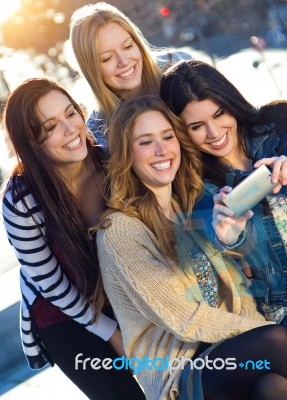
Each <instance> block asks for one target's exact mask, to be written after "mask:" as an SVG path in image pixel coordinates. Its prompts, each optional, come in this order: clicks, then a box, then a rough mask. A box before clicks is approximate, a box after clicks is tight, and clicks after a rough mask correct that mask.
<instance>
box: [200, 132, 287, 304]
mask: <svg viewBox="0 0 287 400" xmlns="http://www.w3.org/2000/svg"><path fill="white" fill-rule="evenodd" d="M257 130H258V132H259V133H260V134H261V135H260V136H258V137H256V138H252V139H249V141H248V142H247V149H248V151H249V153H250V155H251V156H252V157H253V158H254V162H255V161H257V160H260V159H261V158H265V157H274V156H280V155H287V132H284V133H283V134H280V135H279V134H277V132H276V131H275V129H274V126H273V125H270V126H261V127H258V128H257ZM233 174H240V175H241V176H242V175H243V174H244V172H243V171H236V170H234V171H233ZM245 174H246V172H245ZM228 178H230V176H229V177H228ZM227 184H229V186H230V182H227ZM219 189H220V188H219V187H217V186H216V185H215V184H213V183H211V182H208V181H205V190H204V194H203V196H202V198H201V199H200V200H199V201H198V202H197V204H196V206H195V209H194V213H193V217H194V218H196V219H197V221H198V220H200V221H203V220H204V219H205V223H203V224H202V228H203V230H204V232H205V234H206V235H207V237H208V238H209V239H210V240H211V241H212V242H214V243H215V244H216V246H217V247H218V248H219V249H220V250H221V251H224V250H226V249H231V248H233V249H234V250H235V251H237V252H239V253H241V254H243V255H244V258H245V260H246V261H247V262H248V264H249V266H250V267H251V269H252V274H253V277H254V280H253V283H252V286H251V288H250V289H251V291H252V293H253V295H254V296H255V297H257V299H258V301H259V302H260V301H263V302H265V303H266V304H277V305H284V306H287V253H286V249H285V245H284V242H283V240H282V237H281V235H280V232H279V231H278V228H277V226H276V223H275V220H274V218H273V215H272V212H271V210H270V207H269V203H268V199H267V198H265V199H263V200H262V201H261V202H260V203H259V204H257V205H256V206H255V207H254V208H253V212H254V216H253V217H252V219H251V220H250V221H248V223H247V227H246V230H245V233H244V235H243V237H241V238H239V240H238V241H237V243H235V244H234V245H233V246H224V245H223V243H221V242H219V241H218V239H217V238H216V235H215V232H214V230H213V228H212V225H211V219H212V208H213V195H214V194H215V193H218V191H219ZM280 194H281V195H282V196H287V187H286V186H284V187H283V188H281V190H280Z"/></svg>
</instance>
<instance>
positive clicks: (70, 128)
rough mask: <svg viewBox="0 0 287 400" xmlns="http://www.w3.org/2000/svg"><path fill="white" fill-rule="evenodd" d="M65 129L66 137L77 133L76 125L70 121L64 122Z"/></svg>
mask: <svg viewBox="0 0 287 400" xmlns="http://www.w3.org/2000/svg"><path fill="white" fill-rule="evenodd" d="M63 127H64V133H65V135H66V136H69V135H71V134H72V133H74V131H75V127H74V125H73V124H72V123H71V122H70V121H69V120H65V121H64V122H63Z"/></svg>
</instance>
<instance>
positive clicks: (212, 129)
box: [206, 123, 219, 138]
mask: <svg viewBox="0 0 287 400" xmlns="http://www.w3.org/2000/svg"><path fill="white" fill-rule="evenodd" d="M206 131H207V136H208V137H209V138H217V137H218V136H219V131H218V129H217V127H216V126H215V124H212V123H208V124H207V125H206Z"/></svg>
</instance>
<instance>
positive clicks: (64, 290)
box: [2, 178, 117, 369]
mask: <svg viewBox="0 0 287 400" xmlns="http://www.w3.org/2000/svg"><path fill="white" fill-rule="evenodd" d="M16 179H17V178H14V180H13V184H15V182H16ZM10 185H11V182H10ZM25 204H26V205H27V207H28V209H27V207H26V206H25ZM2 212H3V222H4V226H5V230H6V232H7V236H8V239H9V242H10V244H11V246H12V247H13V250H14V252H15V254H16V256H17V258H18V261H19V263H20V287H21V294H22V301H21V339H22V344H23V349H24V353H25V355H26V357H27V360H28V364H29V366H30V367H31V368H33V369H38V368H42V367H43V366H44V365H46V364H47V363H48V359H47V357H45V353H44V352H43V345H42V343H41V338H38V337H37V335H36V332H35V331H34V329H33V326H32V323H31V322H32V321H31V314H30V310H31V306H32V304H33V303H34V302H35V300H36V299H37V298H38V297H39V296H40V295H41V296H43V297H44V298H45V299H47V300H48V301H50V302H51V303H52V304H54V305H55V306H57V307H59V308H60V309H61V311H62V312H63V313H65V314H66V315H68V316H70V317H71V318H72V319H73V320H75V321H76V322H78V323H79V324H81V325H83V326H84V327H85V328H86V329H87V330H88V331H90V332H92V333H93V334H95V335H97V336H99V337H101V338H102V339H104V340H108V339H109V338H110V337H111V336H112V335H113V333H114V331H115V329H116V326H117V323H116V322H115V321H114V320H112V319H110V318H108V317H107V316H105V315H103V314H101V315H100V316H99V318H98V320H97V323H94V322H93V318H94V309H93V307H92V305H91V304H90V303H88V302H87V301H86V300H85V298H84V296H83V295H82V294H81V293H80V292H79V290H78V289H77V288H76V287H75V286H74V285H73V284H72V283H71V282H70V281H69V279H68V278H67V276H66V275H65V273H64V272H63V269H62V268H61V265H60V264H59V262H58V260H57V258H56V257H55V256H54V254H53V253H52V251H51V248H50V247H49V246H48V245H47V243H46V241H45V231H46V225H45V221H44V218H43V213H42V212H41V210H39V207H38V205H37V204H36V203H35V201H34V198H33V196H32V194H31V193H30V192H29V190H28V189H27V190H26V191H25V192H22V194H21V195H20V196H16V197H15V198H12V191H11V190H9V183H8V190H6V193H5V195H4V197H3V199H2Z"/></svg>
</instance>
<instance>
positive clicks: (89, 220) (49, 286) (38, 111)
mask: <svg viewBox="0 0 287 400" xmlns="http://www.w3.org/2000/svg"><path fill="white" fill-rule="evenodd" d="M3 122H4V126H5V128H6V131H7V134H8V136H9V138H10V141H11V143H12V146H13V148H14V152H15V155H16V157H17V160H18V163H17V165H16V167H15V169H14V171H13V172H12V174H11V177H10V179H9V181H8V183H7V185H6V188H5V191H4V195H3V199H2V211H3V219H4V225H5V229H6V231H7V236H8V239H9V242H10V244H11V246H12V247H13V249H14V251H15V253H16V256H17V258H18V260H19V263H20V280H21V291H22V302H21V308H22V313H21V315H22V320H21V335H22V342H23V348H24V352H25V354H26V356H27V360H28V363H29V365H30V367H31V368H34V369H37V368H41V367H43V366H44V365H46V364H47V363H48V362H49V363H50V364H51V365H53V364H54V363H55V364H57V365H58V366H59V367H60V368H61V369H62V371H63V372H64V373H65V374H66V375H67V376H68V377H69V378H70V379H71V380H72V381H73V382H74V383H75V384H76V385H77V386H78V387H79V388H80V389H81V390H82V391H83V392H84V393H85V394H86V395H87V396H88V397H89V398H90V399H109V400H111V399H114V400H116V399H117V400H118V399H125V400H126V399H144V395H143V393H142V391H141V389H140V388H139V386H138V385H137V383H136V381H135V380H134V379H133V378H132V376H131V374H130V373H129V372H128V371H118V370H116V369H104V368H102V369H97V370H96V369H94V368H92V365H91V363H85V364H84V363H83V362H81V361H84V359H85V358H87V357H89V358H90V359H97V358H99V359H103V358H111V359H114V358H116V357H117V354H122V342H121V334H120V331H119V330H118V329H117V323H116V321H114V320H113V319H112V318H110V317H109V316H107V315H106V314H102V312H101V310H102V309H103V307H105V309H104V310H105V311H106V313H110V311H109V308H108V306H107V305H106V304H105V296H104V292H103V288H102V281H101V277H100V273H99V268H98V261H97V253H96V249H95V247H94V246H95V245H94V244H93V242H92V241H91V240H90V239H89V236H88V233H87V228H88V227H90V226H91V225H93V224H94V223H95V222H97V216H98V215H99V213H100V212H101V211H103V209H104V199H103V196H102V181H103V171H102V166H101V161H100V160H101V153H100V150H99V149H98V148H97V147H94V146H93V145H92V144H91V143H92V141H91V140H90V138H89V137H88V135H87V131H86V128H85V122H84V116H83V113H82V111H81V109H80V107H79V106H78V105H77V104H76V103H75V101H74V100H73V99H72V98H71V96H70V95H69V94H68V93H67V92H66V91H65V90H64V89H63V88H62V87H61V86H60V85H59V84H58V83H56V82H54V81H52V80H51V79H47V78H35V79H30V80H27V81H25V82H23V83H22V84H21V85H20V86H19V87H18V88H16V89H15V90H14V92H13V93H12V94H11V95H10V97H9V98H8V101H7V104H6V107H5V111H4V118H3ZM95 287H96V302H95V306H92V305H91V303H90V302H89V298H90V296H91V294H92V293H93V291H94V289H95ZM108 380H109V381H108ZM110 382H111V383H112V384H108V383H110Z"/></svg>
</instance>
